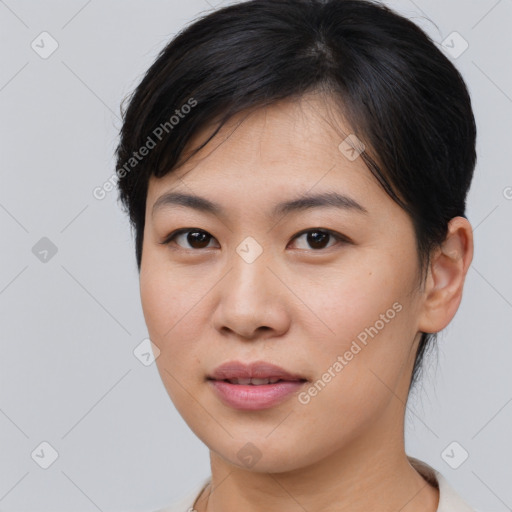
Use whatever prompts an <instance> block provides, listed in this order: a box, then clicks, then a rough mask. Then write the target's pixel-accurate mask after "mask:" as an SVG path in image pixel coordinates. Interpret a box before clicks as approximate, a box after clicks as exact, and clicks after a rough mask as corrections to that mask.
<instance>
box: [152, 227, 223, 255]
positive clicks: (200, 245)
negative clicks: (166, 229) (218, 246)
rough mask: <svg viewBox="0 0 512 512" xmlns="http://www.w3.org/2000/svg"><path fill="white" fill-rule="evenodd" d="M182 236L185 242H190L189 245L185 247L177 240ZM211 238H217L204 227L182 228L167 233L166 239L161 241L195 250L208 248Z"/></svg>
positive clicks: (163, 243) (164, 243) (165, 243)
mask: <svg viewBox="0 0 512 512" xmlns="http://www.w3.org/2000/svg"><path fill="white" fill-rule="evenodd" d="M180 237H183V238H184V240H185V242H186V243H188V244H189V247H186V246H185V247H184V246H182V245H181V244H179V243H177V242H176V240H178V239H179V238H180ZM210 240H215V238H214V237H213V236H212V235H210V233H208V232H207V231H204V230H203V229H199V228H181V229H177V230H175V231H173V232H172V233H170V234H169V235H167V236H166V237H165V239H164V241H163V242H160V243H161V244H162V245H177V246H178V247H180V248H182V249H187V250H194V249H205V248H208V247H207V246H208V242H209V241H210ZM173 248H174V247H173Z"/></svg>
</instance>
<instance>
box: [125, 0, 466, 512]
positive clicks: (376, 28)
mask: <svg viewBox="0 0 512 512" xmlns="http://www.w3.org/2000/svg"><path fill="white" fill-rule="evenodd" d="M475 138H476V128H475V121H474V117H473V113H472V108H471V101H470V97H469V94H468V91H467V89H466V86H465V84H464V81H463V79H462V77H461V75H460V74H459V72H458V71H457V70H456V69H455V67H454V66H453V65H452V64H451V62H450V61H449V60H448V58H447V57H445V56H444V55H443V54H442V53H441V52H440V51H439V50H438V49H437V48H436V46H435V44H434V43H433V42H432V41H431V40H430V39H429V38H428V37H427V35H426V34H425V33H424V32H423V31H422V30H420V29H419V28H418V27H417V26H416V25H414V24H413V23H412V22H410V21H409V20H407V19H405V18H403V17H401V16H399V15H397V14H396V13H394V12H392V11H391V10H389V9H388V8H386V7H384V6H383V5H380V4H377V3H373V2H369V1H366V0H325V1H320V0H253V1H249V2H244V3H239V4H235V5H231V6H228V7H226V8H223V9H220V10H217V11H215V12H213V13H211V14H209V15H207V16H205V17H204V18H202V19H200V20H197V21H196V22H194V23H193V24H191V25H190V26H189V27H188V28H187V29H186V30H184V31H183V32H182V33H180V34H178V35H177V36H176V37H175V38H174V39H173V40H172V41H171V42H170V43H169V44H168V45H167V47H166V48H164V49H163V50H162V52H161V53H160V55H159V56H158V58H157V60H156V61H155V63H154V64H153V65H152V66H151V68H150V69H149V70H148V72H147V73H146V75H145V77H144V78H143V80H142V81H141V83H140V85H139V86H138V87H137V89H136V90H135V91H134V94H133V95H132V97H131V99H130V102H129V106H128V108H127V109H126V111H125V112H124V113H123V126H122V129H121V138H120V143H119V146H118V149H117V169H118V177H119V183H118V185H119V192H120V198H121V200H122V201H123V205H124V206H125V208H126V211H127V212H128V214H129V215H130V219H131V222H132V224H133V227H134V229H135V238H136V258H137V265H138V269H139V272H140V290H141V299H142V307H143V311H144V316H145V320H146V323H147V327H148V331H149V334H150V338H151V340H152V342H153V344H154V350H155V351H158V354H159V355H158V357H157V365H158V369H159V372H160V375H161V377H162V380H163V383H164V385H165V387H166V389H167V392H168V394H169V396H170V398H171V399H172V401H173V403H174V405H175V406H176V408H177V409H178V411H179V412H180V414H181V415H182V416H183V418H184V419H185V421H186V422H187V424H188V425H189V426H190V428H191V429H192V430H193V431H194V433H195V434H196V435H197V436H198V437H199V438H200V439H201V440H202V441H203V442H204V443H205V444H206V445H207V446H208V448H209V449H210V460H211V473H212V474H211V477H210V478H208V479H206V480H204V481H203V482H199V483H198V486H197V488H196V489H194V490H193V492H192V494H190V495H188V496H186V497H184V499H183V501H182V502H181V503H179V504H178V503H177V504H175V506H174V507H171V508H167V509H165V510H167V511H171V510H187V509H192V508H193V509H195V510H197V511H198V512H205V511H207V512H216V511H222V512H228V511H232V510H244V511H259V510H266V511H270V510H276V511H277V510H279V511H288V510H289V511H292V510H310V511H315V512H321V511H334V510H335V511H343V510H347V511H348V510H350V511H351V512H353V511H358V510H361V511H362V510H365V511H367V510H400V511H401V512H412V511H415V512H416V511H422V512H434V511H436V510H437V511H439V512H441V511H443V512H444V511H457V512H458V511H470V510H472V509H471V508H470V507H469V506H468V505H467V504H465V503H464V501H463V500H462V498H461V497H460V496H458V495H457V494H456V493H455V491H454V490H453V489H452V488H451V487H450V486H449V484H448V482H447V480H445V479H444V477H443V476H442V475H441V474H440V473H439V472H437V471H435V470H434V469H433V468H431V467H430V466H428V465H427V464H425V463H423V462H422V461H419V460H417V459H414V458H412V457H408V456H407V454H406V453H405V449H404V414H405V409H406V403H407V398H408V395H409V392H410V390H411V387H412V386H413V385H414V384H415V383H416V382H417V380H418V378H419V375H420V371H421V362H422V358H423V355H424V354H425V350H426V349H427V348H428V347H429V346H430V345H431V344H432V343H434V342H435V334H436V333H437V332H438V331H440V330H442V329H443V328H444V327H446V326H447V325H448V324H449V322H450V321H451V319H452V318H453V317H454V315H455V313H456V311H457V309H458V307H459V304H460V301H461V298H462V290H463V285H464V280H465V277H466V273H467V270H468V268H469V265H470V263H471V260H472V255H473V238H472V229H471V226H470V224H469V222H468V220H467V219H466V218H465V215H464V213H465V201H466V195H467V192H468V189H469V186H470V183H471V179H472V175H473V170H474V167H475V161H476V154H475Z"/></svg>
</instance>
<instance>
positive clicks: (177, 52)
mask: <svg viewBox="0 0 512 512" xmlns="http://www.w3.org/2000/svg"><path fill="white" fill-rule="evenodd" d="M307 92H321V93H325V94H326V95H328V96H329V97H330V98H332V99H334V101H335V104H336V105H337V106H339V109H340V112H342V113H343V116H344V118H345V119H346V120H347V121H348V122H349V124H350V129H351V130H352V133H354V134H355V135H356V136H357V138H358V139H360V140H361V141H362V142H363V143H364V144H365V147H366V149H365V151H364V152H363V153H361V157H362V158H363V160H364V162H365V163H366V165H367V166H368V168H369V170H370V171H371V172H372V173H373V175H374V176H375V177H376V178H377V179H378V181H379V183H380V184H381V186H382V187H383V188H384V190H385V191H386V192H387V193H388V194H389V196H390V197H391V198H392V199H393V200H394V201H396V202H397V203H398V204H399V205H400V206H401V207H402V208H403V209H404V210H405V211H407V212H408V214H409V215H410V217H411V219H412V222H413V224H414V229H415V235H416V243H417V254H418V260H419V263H420V269H421V272H420V275H419V282H420V285H421V284H422V283H423V281H424V277H425V275H426V274H425V273H426V271H427V267H428V264H429V261H430V253H431V251H432V249H434V248H435V247H438V246H439V245H440V244H441V243H442V242H443V241H444V240H445V238H446V234H447V226H448V222H449V220H450V219H452V218H453V217H455V216H464V217H465V208H466V195H467V192H468V189H469V187H470V184H471V180H472V177H473V171H474V167H475V164H476V149H475V146H476V126H475V120H474V116H473V111H472V107H471V100H470V96H469V93H468V90H467V88H466V85H465V83H464V80H463V78H462V76H461V74H460V73H459V72H458V71H457V69H456V68H455V66H454V65H453V64H452V62H451V61H450V60H449V59H448V58H447V57H446V56H445V55H444V53H443V52H442V51H441V50H440V49H439V48H438V47H437V46H436V44H435V43H434V42H433V41H432V39H431V38H430V37H429V36H428V35H427V34H426V33H425V32H423V30H421V29H420V28H419V27H418V26H417V25H416V24H414V23H413V22H412V21H410V20H408V19H407V18H405V17H403V16H401V15H399V14H397V13H395V12H394V11H392V10H391V9H389V8H388V7H386V6H385V5H383V4H381V3H378V2H375V1H371V0H249V1H244V2H240V3H237V4H234V5H229V6H227V7H224V8H221V9H218V10H216V11H213V12H211V13H209V14H207V15H204V16H202V17H200V18H199V19H197V20H195V21H194V22H193V23H192V24H190V25H189V26H188V27H186V28H185V29H184V30H182V31H181V32H180V33H178V34H177V35H176V36H175V37H174V38H173V39H172V40H171V41H170V42H169V43H168V44H167V45H166V46H165V47H164V48H163V49H162V51H161V52H160V53H159V55H158V56H157V58H156V60H155V62H154V63H153V64H152V65H151V67H150V68H149V70H148V71H147V73H146V74H145V76H144V78H143V79H142V81H141V82H140V84H139V85H138V87H137V88H136V89H135V90H134V91H133V93H132V94H131V95H130V96H129V97H127V98H125V101H128V100H129V105H128V107H127V108H126V109H124V106H123V105H124V102H123V104H122V106H121V115H122V117H123V124H122V126H121V130H120V141H119V145H118V147H117V149H116V158H117V162H116V169H117V171H116V172H117V175H118V178H119V179H118V187H119V199H120V200H121V202H122V204H123V206H124V208H125V211H126V212H127V213H128V214H129V217H130V222H131V225H132V229H134V230H135V247H136V260H137V266H138V269H139V271H140V265H141V259H142V243H143V232H144V221H145V208H146V197H147V190H148V181H149V179H150V177H151V175H154V176H156V177H161V176H164V175H166V174H167V173H169V172H171V171H172V170H173V168H176V165H177V164H178V163H179V164H180V165H181V163H182V162H181V161H180V157H181V156H182V153H183V150H184V148H185V146H186V145H187V142H189V141H190V139H191V137H192V136H193V135H194V134H195V133H197V131H198V130H199V129H201V128H204V127H205V126H210V125H211V126H217V128H216V129H215V130H214V131H213V132H212V133H211V135H210V137H209V138H207V140H205V141H204V142H203V144H201V145H199V146H198V147H197V148H196V149H195V151H193V152H192V153H191V154H190V155H189V157H190V156H192V155H193V154H195V153H196V152H197V151H199V150H200V149H201V148H202V147H204V146H205V145H206V144H207V143H208V142H209V141H210V140H211V138H212V137H214V136H215V135H216V134H217V132H218V130H219V129H220V128H221V127H222V126H223V124H224V123H225V122H226V121H227V120H229V119H230V118H231V117H232V116H233V115H234V114H236V113H238V112H241V111H244V110H246V109H247V110H251V109H257V108H261V107H263V106H266V105H271V104H273V103H275V102H277V101H279V100H282V99H287V98H288V99H290V98H291V99H300V98H301V97H302V96H303V95H304V94H305V93H307ZM164 132H165V133H164ZM150 141H151V142H150ZM142 147H146V151H144V153H145V154H146V156H144V157H143V158H140V157H138V158H137V159H135V158H134V154H135V153H137V152H138V151H139V149H140V148H142ZM148 149H149V150H148ZM137 156H138V155H137ZM187 160H188V158H187ZM132 164H133V165H132ZM436 338H437V333H422V337H421V340H420V343H419V346H418V349H417V353H416V359H415V363H414V369H413V373H412V379H411V386H412V385H413V384H414V382H415V381H416V380H417V377H418V375H419V373H420V368H421V362H422V359H423V355H424V353H425V351H426V348H427V346H429V345H431V342H432V341H433V340H435V339H436Z"/></svg>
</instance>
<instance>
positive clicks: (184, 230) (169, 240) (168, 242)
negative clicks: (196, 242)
mask: <svg viewBox="0 0 512 512" xmlns="http://www.w3.org/2000/svg"><path fill="white" fill-rule="evenodd" d="M311 232H321V233H323V234H328V235H331V236H332V238H334V239H335V240H336V241H338V242H341V243H342V244H347V243H352V240H350V238H348V237H347V236H345V235H342V234H341V233H337V232H336V231H332V230H330V229H324V228H309V229H305V230H303V231H300V232H299V233H297V234H296V235H295V236H294V237H293V238H292V240H295V239H296V238H299V237H300V236H302V235H305V234H307V233H311ZM183 233H206V234H207V235H209V236H210V237H211V238H213V239H214V238H215V237H214V236H212V235H210V234H209V233H208V231H205V230H204V229H199V228H181V229H176V230H175V231H173V232H172V233H170V234H169V235H167V237H166V238H165V239H164V240H163V242H159V243H160V244H161V245H171V243H172V242H173V241H174V239H175V238H176V237H177V236H178V235H181V234H183ZM176 245H177V246H178V248H179V249H183V250H186V251H200V250H204V249H208V247H206V248H203V249H194V248H190V249H189V248H185V247H181V246H180V245H178V244H176ZM331 247H334V245H331V246H330V247H325V248H322V249H311V250H312V251H314V252H320V251H323V250H327V249H330V248H331ZM301 250H307V249H301Z"/></svg>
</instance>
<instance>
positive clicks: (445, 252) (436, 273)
mask: <svg viewBox="0 0 512 512" xmlns="http://www.w3.org/2000/svg"><path fill="white" fill-rule="evenodd" d="M472 260H473V230H472V228H471V224H470V223H469V221H468V220H467V219H466V218H464V217H454V218H453V219H451V220H450V222H449V223H448V233H447V235H446V239H445V241H444V243H443V245H442V247H441V248H438V249H437V250H435V251H434V253H433V254H432V255H431V262H430V265H429V269H428V275H427V278H426V282H425V289H424V292H423V299H422V304H421V314H420V316H419V323H418V331H421V332H428V333H433V332H439V331H441V330H442V329H444V328H445V327H446V326H447V325H448V324H449V323H450V321H451V320H452V318H453V317H454V316H455V313H456V312H457V309H458V308H459V305H460V301H461V300H462V289H463V287H464V281H465V278H466V273H467V271H468V269H469V265H470V264H471V261H472Z"/></svg>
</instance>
